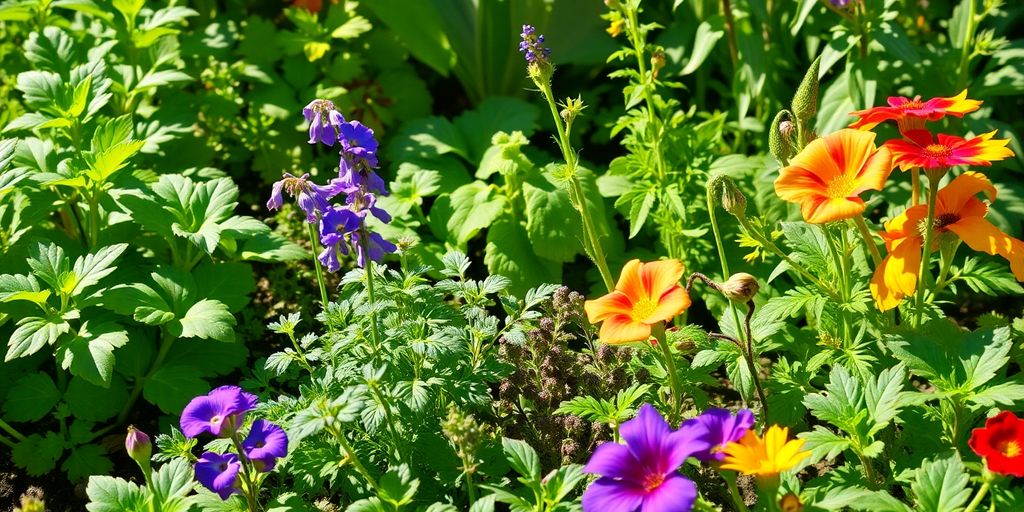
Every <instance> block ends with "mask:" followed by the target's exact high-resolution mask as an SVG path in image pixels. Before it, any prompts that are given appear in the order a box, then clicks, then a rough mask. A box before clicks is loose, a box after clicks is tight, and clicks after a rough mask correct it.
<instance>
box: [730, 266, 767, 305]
mask: <svg viewBox="0 0 1024 512" xmlns="http://www.w3.org/2000/svg"><path fill="white" fill-rule="evenodd" d="M721 289H722V295H725V298H727V299H729V300H731V301H733V302H736V303H739V304H745V303H747V302H750V300H751V299H753V298H754V296H755V295H757V290H759V289H760V286H759V285H758V284H757V278H756V277H754V276H752V275H750V274H747V273H746V272H738V273H736V274H733V275H731V276H729V280H728V281H726V282H724V283H722V287H721Z"/></svg>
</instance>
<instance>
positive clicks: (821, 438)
mask: <svg viewBox="0 0 1024 512" xmlns="http://www.w3.org/2000/svg"><path fill="white" fill-rule="evenodd" d="M797 437H798V438H800V439H803V440H804V441H806V442H807V445H806V446H804V448H805V449H807V450H810V451H811V461H812V462H817V461H820V460H821V459H827V460H834V459H835V458H836V457H838V456H839V454H841V453H843V451H845V450H846V449H847V448H849V447H850V440H849V439H847V438H845V437H842V436H839V435H836V434H835V433H834V432H832V431H830V430H828V429H827V428H825V427H823V426H821V425H816V426H815V427H814V430H812V431H810V432H803V433H800V434H799V435H797Z"/></svg>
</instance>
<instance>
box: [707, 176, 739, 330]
mask: <svg viewBox="0 0 1024 512" xmlns="http://www.w3.org/2000/svg"><path fill="white" fill-rule="evenodd" d="M714 199H715V198H714V191H713V190H708V191H707V200H708V218H709V220H710V221H711V231H712V233H714V235H715V247H716V248H717V249H718V261H719V262H721V264H722V279H723V280H728V279H729V276H730V275H731V274H730V272H729V261H728V260H727V259H726V258H725V246H724V245H723V244H722V233H721V231H719V229H718V215H717V214H716V213H715V200H714ZM726 307H727V308H729V311H730V312H731V313H732V320H733V323H734V324H735V325H736V332H738V333H740V339H743V337H744V336H745V334H744V333H743V329H742V327H741V326H740V314H739V312H738V311H736V306H734V305H733V303H732V301H731V300H730V301H729V305H728V306H726Z"/></svg>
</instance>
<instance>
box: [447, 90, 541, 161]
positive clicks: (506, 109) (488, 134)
mask: <svg viewBox="0 0 1024 512" xmlns="http://www.w3.org/2000/svg"><path fill="white" fill-rule="evenodd" d="M538 115H539V114H538V112H537V107H534V106H533V104H531V103H529V102H526V101H523V100H521V99H517V98H502V97H495V98H488V99H486V100H484V101H483V103H481V104H480V105H479V106H478V107H477V108H475V109H473V110H470V111H468V112H464V113H463V114H462V115H460V116H459V117H457V118H456V119H455V126H456V127H457V128H458V129H459V131H460V132H461V133H462V137H463V138H464V139H465V141H466V145H467V149H468V153H467V154H466V155H465V156H466V158H467V159H468V160H469V161H470V163H472V164H474V165H476V164H479V163H480V161H481V160H482V159H483V156H484V153H485V152H486V151H487V149H488V148H490V147H491V144H492V142H493V138H494V135H495V134H496V133H498V132H505V133H512V134H514V133H515V132H522V134H523V135H524V136H525V137H529V136H530V135H531V134H533V131H534V127H535V126H536V124H537V116H538Z"/></svg>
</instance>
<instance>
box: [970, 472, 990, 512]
mask: <svg viewBox="0 0 1024 512" xmlns="http://www.w3.org/2000/svg"><path fill="white" fill-rule="evenodd" d="M990 487H992V482H989V481H988V480H985V481H984V482H982V484H981V487H980V488H979V489H978V493H977V494H975V495H974V499H973V500H971V502H970V503H968V504H967V508H965V509H964V512H974V509H976V508H978V505H981V501H982V500H984V499H985V495H986V494H988V490H989V488H990Z"/></svg>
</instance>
